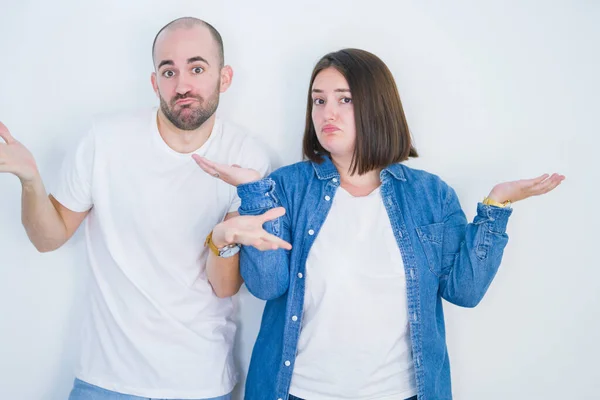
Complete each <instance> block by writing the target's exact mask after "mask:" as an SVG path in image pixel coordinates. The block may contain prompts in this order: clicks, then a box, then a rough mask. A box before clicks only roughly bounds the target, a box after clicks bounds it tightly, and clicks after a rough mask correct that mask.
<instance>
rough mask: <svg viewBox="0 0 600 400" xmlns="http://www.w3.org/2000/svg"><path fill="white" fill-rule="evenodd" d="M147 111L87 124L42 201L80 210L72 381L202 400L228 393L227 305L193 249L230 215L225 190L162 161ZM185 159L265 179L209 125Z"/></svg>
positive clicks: (237, 135)
mask: <svg viewBox="0 0 600 400" xmlns="http://www.w3.org/2000/svg"><path fill="white" fill-rule="evenodd" d="M156 118H157V109H153V110H151V111H150V110H145V111H143V112H140V113H138V114H129V115H123V116H117V117H113V118H110V119H103V120H100V121H96V122H95V123H94V125H93V127H92V129H91V131H90V132H89V133H88V134H87V135H86V136H85V137H84V138H83V140H82V141H81V143H80V144H79V146H78V147H77V150H76V152H75V154H74V155H73V157H71V158H68V159H67V161H66V163H65V166H64V170H63V173H62V176H61V178H60V180H59V183H58V186H57V188H56V190H55V191H53V192H52V194H53V196H54V197H55V198H56V200H58V201H59V202H60V203H61V204H62V205H64V206H65V207H67V208H68V209H70V210H72V211H76V212H83V211H86V210H90V209H91V210H90V213H89V215H88V217H87V224H86V225H85V238H86V243H87V249H88V258H89V262H90V265H91V271H92V274H91V275H92V279H91V284H90V288H89V298H90V308H89V312H88V313H87V314H86V318H85V321H84V326H83V331H82V338H81V356H80V363H79V366H78V369H77V372H76V376H77V377H78V378H79V379H81V380H83V381H86V382H88V383H91V384H94V385H97V386H100V387H102V388H105V389H108V390H112V391H116V392H119V393H125V394H132V395H137V396H143V397H153V398H157V397H158V398H187V399H189V398H194V399H196V398H211V397H217V396H221V395H224V394H227V393H229V392H231V390H232V389H233V387H234V385H235V383H236V382H237V373H236V371H235V368H234V361H233V342H234V335H235V330H236V326H235V324H234V321H233V320H232V314H233V304H232V300H231V298H226V299H220V298H218V297H217V296H216V295H215V294H214V292H213V290H212V287H211V285H210V283H209V282H208V280H207V277H206V273H205V264H206V260H207V257H208V249H207V248H205V247H204V240H205V238H206V236H207V235H208V233H209V232H210V231H211V230H212V229H213V228H214V226H215V225H216V224H217V223H219V222H220V221H222V220H223V218H224V217H225V215H226V214H227V213H229V212H232V211H237V209H238V207H239V205H240V200H239V198H238V197H237V194H236V188H235V187H232V186H230V185H228V184H226V183H224V182H222V181H221V180H219V179H216V178H214V177H212V176H210V175H208V174H206V173H205V172H204V171H202V170H201V169H200V167H199V166H198V165H197V164H196V162H195V161H194V160H193V159H192V157H191V154H181V153H177V152H175V151H174V150H172V149H171V148H170V147H168V146H167V144H166V143H165V142H164V140H163V139H162V137H161V136H160V133H159V132H158V128H157V121H156ZM194 153H196V154H199V155H202V156H204V157H206V158H208V159H209V160H212V161H216V162H219V163H225V164H230V165H231V164H239V165H241V166H243V167H249V168H254V169H256V170H258V171H260V172H261V173H262V174H265V173H266V172H267V171H268V169H269V161H268V158H267V156H266V152H265V151H263V149H261V148H260V147H259V145H258V144H256V143H255V142H254V141H253V139H251V138H250V137H249V136H246V135H245V134H244V133H242V132H241V131H240V130H239V129H238V128H237V127H235V126H232V125H230V124H227V123H225V122H223V121H222V120H220V119H219V118H217V119H216V122H215V125H214V128H213V130H212V133H211V135H210V137H209V139H208V140H207V142H206V143H205V144H204V145H203V146H202V147H201V148H200V149H198V150H197V151H195V152H194Z"/></svg>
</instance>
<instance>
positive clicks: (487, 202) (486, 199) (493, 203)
mask: <svg viewBox="0 0 600 400" xmlns="http://www.w3.org/2000/svg"><path fill="white" fill-rule="evenodd" d="M482 203H483V204H485V205H486V206H494V207H500V208H504V207H508V206H510V200H506V201H505V202H503V203H500V202H497V201H496V200H493V199H490V198H489V197H487V196H486V197H484V198H483V202H482Z"/></svg>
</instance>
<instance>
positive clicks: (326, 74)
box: [311, 67, 356, 158]
mask: <svg viewBox="0 0 600 400" xmlns="http://www.w3.org/2000/svg"><path fill="white" fill-rule="evenodd" d="M311 93H312V100H313V108H312V121H313V124H314V126H315V131H316V132H317V139H318V140H319V143H321V146H323V148H324V149H325V150H327V151H328V152H329V153H330V154H331V156H332V157H334V158H348V157H352V155H353V153H354V144H355V141H356V124H355V122H354V105H353V104H352V93H350V87H349V86H348V82H347V81H346V78H344V76H343V75H342V74H341V73H340V72H338V70H336V69H335V68H332V67H330V68H327V69H324V70H322V71H321V72H319V73H318V74H317V76H316V77H315V80H314V82H313V86H312V90H311Z"/></svg>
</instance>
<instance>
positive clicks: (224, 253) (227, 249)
mask: <svg viewBox="0 0 600 400" xmlns="http://www.w3.org/2000/svg"><path fill="white" fill-rule="evenodd" d="M204 246H208V248H209V249H210V251H212V252H213V253H214V255H216V256H217V257H221V258H228V257H233V256H235V255H236V254H237V253H239V251H240V249H241V248H242V246H241V245H240V244H238V243H232V244H228V245H227V246H224V247H222V248H220V249H219V248H218V247H217V246H215V244H214V243H213V241H212V232H211V233H209V234H208V236H207V237H206V241H205V242H204Z"/></svg>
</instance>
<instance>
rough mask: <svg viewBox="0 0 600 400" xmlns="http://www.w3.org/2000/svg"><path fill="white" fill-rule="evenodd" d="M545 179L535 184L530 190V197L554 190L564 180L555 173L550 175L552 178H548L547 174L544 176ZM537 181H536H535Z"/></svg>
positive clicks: (562, 176)
mask: <svg viewBox="0 0 600 400" xmlns="http://www.w3.org/2000/svg"><path fill="white" fill-rule="evenodd" d="M544 175H545V176H546V179H544V180H543V181H541V182H538V183H536V184H535V185H534V186H533V187H532V188H531V192H532V193H531V195H533V196H538V195H541V194H545V193H548V192H550V191H551V190H554V189H555V188H556V187H557V186H558V185H560V183H561V182H562V181H563V180H564V179H565V176H564V175H560V174H557V173H554V174H552V176H548V174H544ZM536 180H537V179H536Z"/></svg>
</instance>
